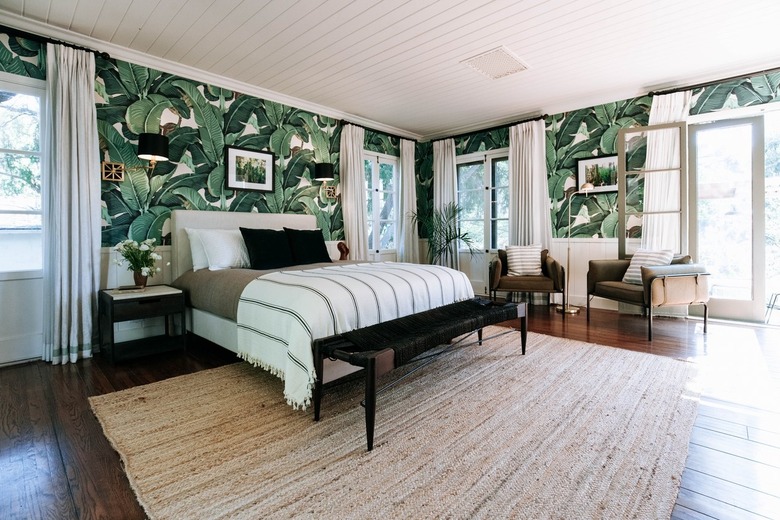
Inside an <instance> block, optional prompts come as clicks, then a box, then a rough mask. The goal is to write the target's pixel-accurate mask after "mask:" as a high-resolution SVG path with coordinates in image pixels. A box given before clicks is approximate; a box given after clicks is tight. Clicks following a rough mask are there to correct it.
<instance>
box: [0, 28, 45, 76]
mask: <svg viewBox="0 0 780 520" xmlns="http://www.w3.org/2000/svg"><path fill="white" fill-rule="evenodd" d="M0 71H2V72H8V73H9V74H16V75H17V76H25V77H28V78H34V79H46V45H45V44H42V43H40V42H37V41H35V40H28V39H26V38H20V37H17V36H9V35H7V34H3V33H0Z"/></svg>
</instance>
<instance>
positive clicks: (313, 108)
mask: <svg viewBox="0 0 780 520" xmlns="http://www.w3.org/2000/svg"><path fill="white" fill-rule="evenodd" d="M0 23H3V24H4V25H8V26H11V27H16V28H17V29H20V30H22V31H27V32H30V33H33V34H37V35H40V36H45V37H48V38H52V39H56V40H61V41H63V42H69V43H73V44H75V45H79V46H82V47H87V48H89V49H94V50H96V51H99V52H107V53H108V54H110V55H111V57H112V58H118V59H121V60H124V61H127V62H131V63H135V64H136V65H142V66H144V67H149V68H152V69H156V70H159V71H163V72H168V73H170V74H175V75H177V76H181V77H183V78H187V79H191V80H195V81H202V82H204V83H207V84H209V85H214V86H216V87H220V88H224V89H227V90H233V91H237V92H241V93H242V94H248V95H251V96H255V97H258V98H261V99H267V100H269V101H275V102H276V103H282V104H284V105H288V106H291V107H295V108H300V109H302V110H306V111H308V112H312V113H314V114H318V115H323V116H327V117H332V118H334V119H346V120H348V121H350V122H352V123H356V124H358V125H361V126H365V127H367V128H370V129H372V130H378V131H380V132H387V133H389V134H393V135H398V136H401V137H405V138H408V139H415V140H417V141H420V140H422V139H423V136H422V135H419V134H415V133H413V132H409V131H408V130H403V129H401V128H396V127H394V126H390V125H386V124H383V123H380V122H378V121H372V120H370V119H366V118H364V117H360V116H358V115H355V114H350V113H347V112H343V111H341V110H337V109H334V108H330V107H326V106H323V105H319V104H317V103H312V102H309V101H306V100H303V99H299V98H296V97H292V96H288V95H285V94H282V93H280V92H275V91H273V90H268V89H264V88H261V87H258V86H256V85H251V84H249V83H244V82H242V81H236V80H233V79H230V78H227V77H225V76H220V75H217V74H213V73H211V72H207V71H205V70H202V69H196V68H195V67H190V66H187V65H183V64H181V63H177V62H175V61H170V60H166V59H163V58H158V57H156V56H152V55H150V54H145V53H143V52H139V51H135V50H132V49H128V48H127V47H121V46H119V45H115V44H113V43H108V42H104V41H102V40H98V39H95V38H91V37H89V36H84V35H82V34H78V33H75V32H73V31H69V30H67V29H62V28H60V27H55V26H53V25H49V24H46V23H43V22H39V21H37V20H31V19H29V18H25V17H23V16H19V15H17V14H14V13H9V12H8V11H5V10H3V9H0Z"/></svg>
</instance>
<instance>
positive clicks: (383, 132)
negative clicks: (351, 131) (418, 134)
mask: <svg viewBox="0 0 780 520" xmlns="http://www.w3.org/2000/svg"><path fill="white" fill-rule="evenodd" d="M339 123H340V124H342V125H352V126H358V127H360V128H362V129H364V130H368V131H370V132H374V133H375V134H383V135H387V136H390V137H395V138H396V139H398V140H399V141H400V140H401V139H407V140H409V141H414V142H417V139H411V138H409V137H403V136H400V135H395V134H391V133H390V132H385V131H384V130H377V129H375V128H369V127H367V126H365V125H361V124H358V123H353V122H352V121H347V120H346V119H341V120H340V121H339Z"/></svg>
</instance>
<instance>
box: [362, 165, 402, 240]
mask: <svg viewBox="0 0 780 520" xmlns="http://www.w3.org/2000/svg"><path fill="white" fill-rule="evenodd" d="M363 167H364V171H365V175H366V205H367V207H368V248H369V249H371V250H374V251H376V252H377V253H378V252H380V251H387V250H394V249H395V248H396V243H397V237H396V233H397V230H398V157H393V156H391V155H383V154H377V153H376V152H369V151H364V152H363Z"/></svg>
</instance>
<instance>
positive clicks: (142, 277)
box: [133, 271, 149, 287]
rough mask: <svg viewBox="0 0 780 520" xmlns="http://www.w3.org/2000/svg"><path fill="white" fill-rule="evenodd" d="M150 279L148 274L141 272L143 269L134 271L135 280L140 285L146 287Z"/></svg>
mask: <svg viewBox="0 0 780 520" xmlns="http://www.w3.org/2000/svg"><path fill="white" fill-rule="evenodd" d="M148 279H149V276H148V275H145V274H141V271H133V282H134V283H135V285H137V286H138V287H146V282H147V280H148Z"/></svg>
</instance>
